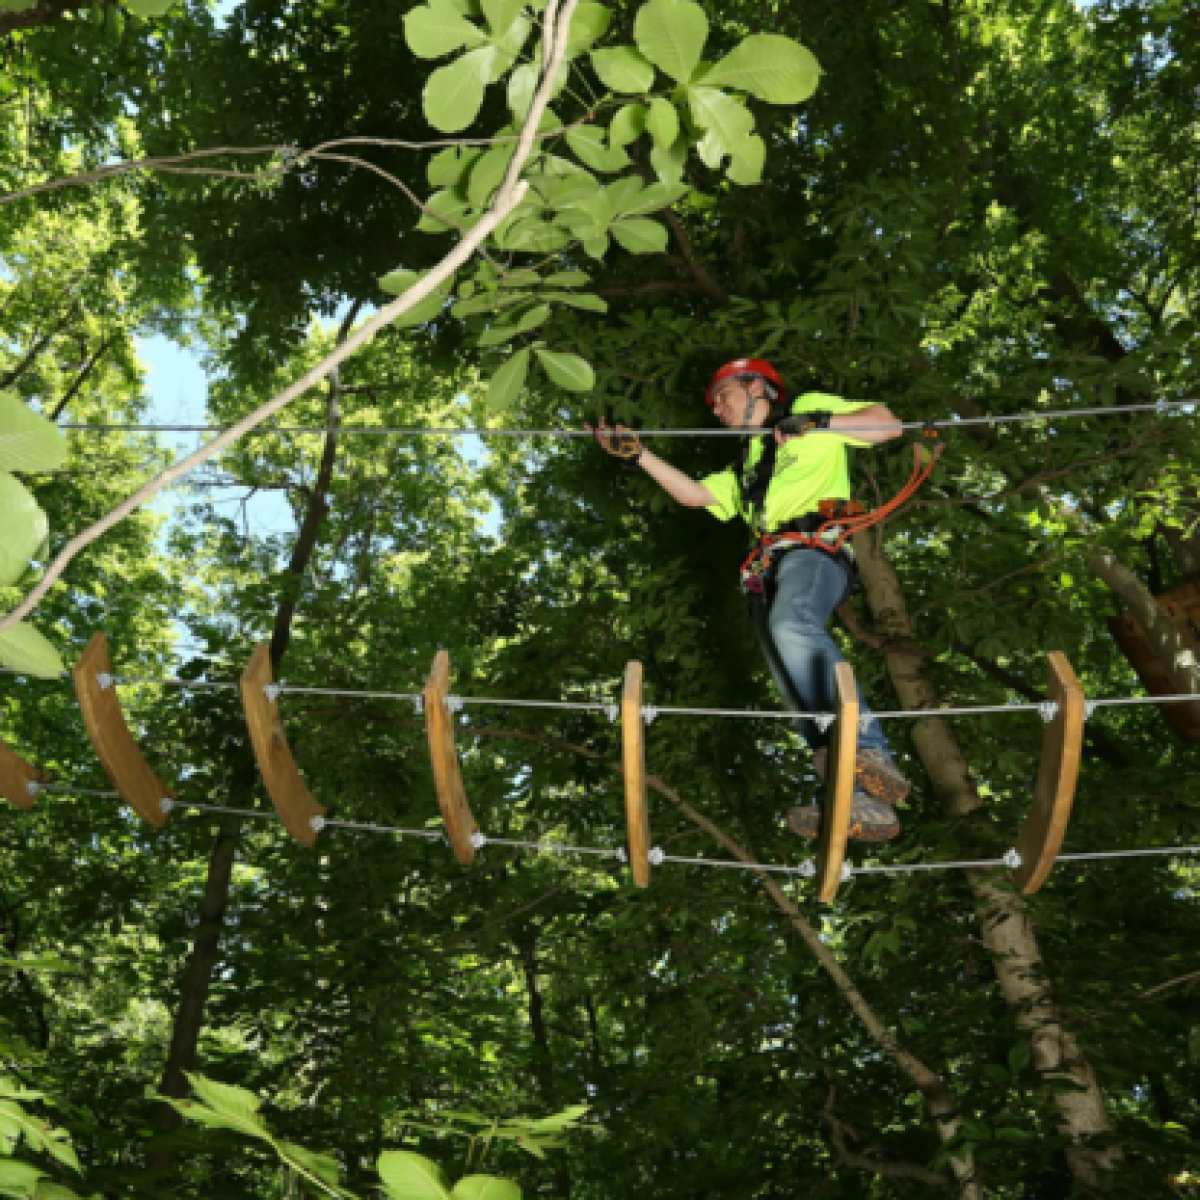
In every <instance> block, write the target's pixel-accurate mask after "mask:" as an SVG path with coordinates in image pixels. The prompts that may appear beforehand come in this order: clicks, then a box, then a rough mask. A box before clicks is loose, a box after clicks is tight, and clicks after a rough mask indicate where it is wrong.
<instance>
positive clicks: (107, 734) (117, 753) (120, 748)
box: [71, 633, 175, 828]
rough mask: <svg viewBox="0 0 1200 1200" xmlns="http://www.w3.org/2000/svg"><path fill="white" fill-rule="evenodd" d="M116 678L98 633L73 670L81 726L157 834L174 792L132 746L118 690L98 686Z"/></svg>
mask: <svg viewBox="0 0 1200 1200" xmlns="http://www.w3.org/2000/svg"><path fill="white" fill-rule="evenodd" d="M112 673H113V669H112V663H111V662H110V661H109V657H108V640H107V639H106V638H105V636H104V634H103V633H97V634H96V635H95V636H94V637H93V638H92V640H91V641H90V642H88V644H87V646H86V647H85V649H84V651H83V653H82V654H81V655H80V656H79V661H78V662H77V663H76V664H75V665H74V667H72V668H71V678H72V680H73V681H74V683H75V695H76V697H77V698H78V700H79V709H80V711H81V712H82V714H83V724H84V727H85V728H86V729H87V735H88V737H89V738H90V739H91V743H92V748H93V749H94V750H95V751H96V757H97V758H99V759H100V765H101V766H102V767H103V768H104V773H105V774H106V775H107V776H108V778H109V780H110V781H111V782H112V785H113V787H115V788H116V789H117V791H118V792H120V793H121V796H122V797H123V798H124V800H125V801H126V803H128V804H129V806H130V807H131V808H132V809H133V810H134V812H136V813H137V814H138V815H139V816H140V817H142V818H144V819H145V820H147V821H149V822H150V824H151V825H153V826H155V828H161V827H162V826H163V825H165V824H166V823H167V815H166V813H164V812H163V810H162V802H163V801H164V800H174V799H175V792H174V791H172V790H171V789H170V788H169V787H167V786H166V784H164V783H163V781H162V780H161V779H159V777H158V776H157V775H156V774H155V773H154V769H153V768H152V767H151V766H150V764H149V763H148V762H147V761H146V759H145V756H144V755H143V754H142V752H141V749H140V748H139V747H138V744H137V742H135V741H134V739H133V734H131V733H130V732H129V726H128V725H126V723H125V714H124V713H123V712H122V711H121V701H120V698H119V697H118V696H117V689H116V687H115V686H114V685H113V684H109V686H108V687H106V688H102V687H101V686H100V676H101V675H111V674H112Z"/></svg>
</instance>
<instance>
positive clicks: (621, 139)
mask: <svg viewBox="0 0 1200 1200" xmlns="http://www.w3.org/2000/svg"><path fill="white" fill-rule="evenodd" d="M645 132H646V106H645V105H644V104H626V105H625V106H624V107H623V108H620V109H618V110H617V115H616V116H615V117H613V119H612V121H611V122H610V123H609V126H608V144H609V145H610V146H628V145H629V143H630V142H633V141H636V140H637V139H638V138H639V137H641V136H642V134H643V133H645Z"/></svg>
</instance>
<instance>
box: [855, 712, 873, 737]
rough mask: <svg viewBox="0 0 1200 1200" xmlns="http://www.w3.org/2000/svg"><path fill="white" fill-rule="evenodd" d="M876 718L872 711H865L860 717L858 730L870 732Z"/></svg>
mask: <svg viewBox="0 0 1200 1200" xmlns="http://www.w3.org/2000/svg"><path fill="white" fill-rule="evenodd" d="M874 720H875V718H874V717H873V716H871V714H870V713H864V714H863V715H862V716H860V717H859V718H858V732H859V733H870V731H871V722H872V721H874Z"/></svg>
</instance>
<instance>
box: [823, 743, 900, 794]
mask: <svg viewBox="0 0 1200 1200" xmlns="http://www.w3.org/2000/svg"><path fill="white" fill-rule="evenodd" d="M828 761H829V751H828V749H827V748H826V747H824V746H822V747H821V748H820V750H818V751H817V752H816V753H815V754H814V755H813V770H814V771H816V773H817V775H818V776H819V777H820V778H821V779H824V778H825V768H826V764H827V762H828ZM854 786H855V789H856V790H858V791H862V792H866V794H867V795H868V796H873V797H874V798H875V799H876V800H882V801H883V802H884V803H885V804H899V803H900V801H901V800H903V799H904V798H905V797H906V796H907V795H908V793H909V792H910V791H912V787H911V786H910V784H909V782H908V780H907V779H905V778H904V776H903V775H901V774H900V768H899V767H898V766H896V763H895V761H894V760H893V759H892V756H891V755H890V754H889V753H888V752H887V751H886V750H860V751H859V752H858V754H857V755H856V756H855V759H854Z"/></svg>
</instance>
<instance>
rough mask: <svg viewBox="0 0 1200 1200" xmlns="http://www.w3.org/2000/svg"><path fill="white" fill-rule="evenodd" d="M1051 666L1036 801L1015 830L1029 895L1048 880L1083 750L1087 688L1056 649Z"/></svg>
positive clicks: (1020, 879) (1020, 881) (1020, 883)
mask: <svg viewBox="0 0 1200 1200" xmlns="http://www.w3.org/2000/svg"><path fill="white" fill-rule="evenodd" d="M1048 667H1049V677H1050V678H1049V685H1048V687H1047V690H1046V699H1047V700H1051V701H1053V702H1054V703H1055V704H1057V705H1058V712H1057V713H1056V714H1055V715H1054V718H1053V720H1051V721H1048V722H1047V723H1046V732H1045V734H1044V736H1043V738H1042V758H1041V762H1040V764H1039V766H1038V776H1037V783H1036V784H1034V788H1033V804H1032V806H1031V807H1030V810H1029V815H1028V816H1027V817H1026V818H1025V823H1024V824H1023V825H1022V826H1021V832H1020V833H1019V834H1018V835H1017V853H1018V854H1019V855H1020V856H1021V865H1020V866H1019V867H1018V868H1017V871H1016V876H1015V878H1016V883H1017V887H1018V888H1019V889H1020V890H1021V892H1022V894H1023V895H1026V896H1031V895H1033V893H1034V892H1036V891H1037V890H1038V888H1040V887H1041V886H1042V884H1043V883H1045V882H1046V876H1047V875H1049V874H1050V868H1051V867H1053V866H1054V860H1055V858H1056V857H1057V856H1058V852H1059V849H1060V848H1061V846H1062V841H1063V836H1064V835H1065V834H1066V832H1067V824H1068V822H1069V821H1070V820H1071V806H1072V805H1073V804H1074V801H1075V786H1076V784H1077V783H1078V781H1079V759H1080V755H1081V754H1082V752H1083V719H1084V709H1085V697H1084V694H1083V688H1082V687H1080V686H1079V680H1078V679H1076V677H1075V672H1074V671H1073V670H1072V669H1071V664H1070V663H1069V662H1068V661H1067V656H1066V655H1065V654H1061V653H1059V651H1057V650H1055V651H1052V652H1051V654H1050V656H1049V662H1048Z"/></svg>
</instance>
